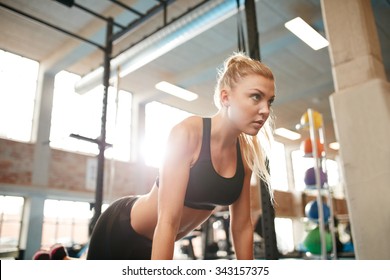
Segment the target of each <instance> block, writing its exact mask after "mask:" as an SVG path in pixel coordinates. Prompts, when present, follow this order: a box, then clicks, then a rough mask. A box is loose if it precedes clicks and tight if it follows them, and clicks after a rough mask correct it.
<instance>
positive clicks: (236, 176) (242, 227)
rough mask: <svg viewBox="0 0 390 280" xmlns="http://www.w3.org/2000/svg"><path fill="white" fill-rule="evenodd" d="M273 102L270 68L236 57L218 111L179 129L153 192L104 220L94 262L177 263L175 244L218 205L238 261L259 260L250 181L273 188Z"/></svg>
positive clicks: (93, 247) (227, 69) (221, 84)
mask: <svg viewBox="0 0 390 280" xmlns="http://www.w3.org/2000/svg"><path fill="white" fill-rule="evenodd" d="M274 99H275V82H274V76H273V74H272V72H271V70H270V69H269V68H268V67H267V66H266V65H264V64H263V63H261V62H259V61H256V60H253V59H251V58H249V57H248V56H246V55H245V54H243V53H234V54H233V55H232V56H230V57H229V58H228V59H227V60H226V61H225V63H224V67H223V69H221V70H220V72H219V76H218V81H217V85H216V89H215V102H216V105H217V106H218V108H219V110H218V112H217V113H216V114H215V115H214V116H212V117H211V118H202V117H198V116H193V117H189V118H187V119H185V120H184V121H182V122H181V123H179V124H177V125H176V126H175V127H174V128H173V129H172V131H171V133H170V137H169V139H168V147H167V148H168V150H167V153H166V156H165V159H164V161H163V164H162V167H161V169H160V171H159V178H158V179H157V180H156V182H155V184H154V186H153V187H152V189H151V191H150V192H149V193H148V194H146V195H142V196H131V197H124V198H121V199H119V200H117V201H115V202H114V203H113V204H112V205H111V206H110V207H109V208H108V209H107V210H106V211H105V212H104V213H103V214H102V215H101V217H100V218H99V220H98V222H97V224H96V226H95V228H94V231H93V233H92V236H91V240H90V245H89V250H88V256H87V259H158V260H163V259H172V258H173V254H174V243H175V242H176V241H177V240H179V239H181V238H182V237H184V236H186V235H187V234H188V233H190V232H191V231H192V230H194V229H195V228H197V227H198V226H199V225H201V224H202V223H203V222H205V221H206V220H207V219H208V218H209V217H210V215H211V214H212V213H213V210H214V208H215V207H216V206H217V205H224V206H227V205H229V211H230V225H231V232H232V238H233V245H234V248H235V253H236V258H237V259H253V226H252V223H251V215H250V214H251V213H250V210H251V209H250V189H249V188H250V178H251V176H252V173H255V174H257V175H258V176H260V177H261V178H262V179H263V180H266V181H269V174H268V172H267V169H266V167H265V155H264V144H265V143H264V144H263V143H261V144H260V143H259V138H260V137H258V134H259V132H261V133H262V134H264V135H267V129H266V126H267V125H268V122H267V120H268V119H269V116H270V107H271V104H272V102H273V101H274ZM262 139H265V140H266V139H267V137H263V138H262ZM271 197H272V195H271Z"/></svg>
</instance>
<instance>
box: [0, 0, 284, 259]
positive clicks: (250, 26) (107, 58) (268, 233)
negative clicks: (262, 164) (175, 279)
mask: <svg viewBox="0 0 390 280" xmlns="http://www.w3.org/2000/svg"><path fill="white" fill-rule="evenodd" d="M55 1H56V2H58V3H60V4H63V5H65V6H67V7H69V8H72V7H75V8H78V9H80V10H82V11H84V12H86V13H89V14H90V15H92V16H94V17H96V18H99V19H101V20H103V21H105V22H106V24H107V26H106V36H105V44H104V45H101V44H99V43H96V42H94V41H91V40H89V39H87V38H84V37H82V36H80V35H78V34H76V33H73V32H70V31H68V30H66V29H64V28H62V27H59V26H56V25H54V24H51V23H49V22H46V21H44V20H42V19H39V18H37V17H35V16H32V15H30V14H27V13H25V12H23V11H20V10H17V9H15V8H13V7H11V6H9V5H7V4H4V3H0V6H1V7H3V8H5V9H7V10H10V11H11V12H14V13H16V14H18V15H21V16H23V17H26V18H28V19H30V20H32V21H36V22H38V23H40V24H43V25H46V26H48V27H50V28H52V29H55V30H57V31H59V32H62V33H65V34H67V35H69V36H71V37H73V38H76V39H78V40H81V41H83V42H85V43H88V44H90V45H93V46H95V47H97V48H98V49H100V50H101V51H103V54H104V58H103V68H104V70H103V71H104V72H103V87H104V94H103V104H102V115H101V129H100V136H99V137H97V138H96V139H92V138H89V137H85V136H82V135H78V134H71V135H70V136H71V137H74V138H77V139H80V140H84V141H88V142H91V143H95V144H97V145H98V149H99V154H98V158H97V159H98V168H97V181H96V192H95V203H94V216H93V217H92V219H91V221H90V228H89V230H90V232H91V230H92V229H93V227H94V225H95V223H96V221H97V219H98V218H99V216H100V215H101V206H102V202H103V185H104V161H105V159H104V152H105V150H106V148H107V147H110V146H112V145H111V144H109V143H107V142H106V119H107V99H108V88H109V80H110V72H111V69H110V62H111V59H113V58H114V57H113V56H112V50H113V45H114V43H115V42H116V41H117V40H119V39H120V38H121V37H122V36H123V35H125V34H126V33H127V32H129V31H131V30H132V29H134V28H135V27H137V26H139V25H140V24H142V23H143V22H145V21H146V20H148V19H149V18H151V17H152V16H154V15H156V14H158V13H159V12H161V11H163V13H164V17H163V27H166V26H167V25H169V24H172V23H174V22H176V21H177V20H179V19H180V18H182V17H183V16H185V15H186V14H189V13H191V12H192V11H194V10H196V9H197V8H199V7H200V6H202V5H204V4H205V3H207V2H209V1H211V0H204V1H202V2H200V3H198V4H197V5H195V6H193V7H191V8H190V9H188V10H187V11H185V12H184V13H182V14H181V15H180V16H178V17H176V18H174V19H172V20H171V21H170V22H168V21H167V13H168V6H169V5H170V4H172V3H173V2H175V0H155V1H156V2H157V4H156V5H155V6H153V7H152V8H151V9H149V10H148V11H147V12H146V13H142V12H140V11H138V10H136V9H134V8H132V7H129V6H128V5H126V4H124V3H123V2H121V1H118V0H110V1H111V2H112V3H114V4H116V5H118V6H120V7H122V8H123V9H126V10H128V11H130V12H131V13H133V14H135V15H136V16H137V18H136V19H135V20H133V21H131V22H130V23H129V24H128V25H127V26H124V25H122V24H120V23H118V22H115V21H114V19H113V18H112V17H104V16H102V15H100V14H98V13H96V12H94V11H93V10H91V9H89V8H87V7H85V6H82V5H80V4H78V3H76V2H75V0H55ZM236 1H237V5H238V6H239V2H240V0H236ZM255 11H256V9H255V3H254V0H245V13H246V20H247V33H248V46H249V55H250V56H251V57H252V58H254V59H258V60H260V47H259V36H258V31H257V22H256V12H255ZM114 26H116V27H119V28H120V30H119V31H118V32H116V33H114V32H113V28H114ZM160 29H161V28H158V29H157V30H155V31H153V32H151V33H150V34H148V35H147V36H145V37H144V38H143V39H141V40H139V41H138V42H136V43H134V44H133V45H131V46H129V47H128V48H127V49H125V50H123V51H122V52H124V51H126V50H128V49H129V48H131V47H133V46H134V45H136V44H138V43H140V42H141V41H143V40H144V39H145V38H147V37H149V36H151V35H153V34H154V33H156V32H157V31H159V30H160ZM241 43H242V44H243V42H241ZM243 45H244V44H243ZM122 52H121V53H122ZM121 53H118V54H117V55H116V56H118V55H119V54H121ZM260 189H261V202H262V209H263V213H262V215H263V219H262V223H263V231H264V239H265V252H266V255H265V258H266V259H277V258H278V250H277V247H276V235H275V227H274V217H275V213H274V208H273V206H272V205H271V203H270V196H269V194H268V191H267V186H266V185H265V184H264V182H260Z"/></svg>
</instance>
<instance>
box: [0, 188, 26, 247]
mask: <svg viewBox="0 0 390 280" xmlns="http://www.w3.org/2000/svg"><path fill="white" fill-rule="evenodd" d="M23 207H24V198H23V197H16V196H0V250H10V249H11V250H12V249H18V248H19V240H20V230H21V225H22V217H23Z"/></svg>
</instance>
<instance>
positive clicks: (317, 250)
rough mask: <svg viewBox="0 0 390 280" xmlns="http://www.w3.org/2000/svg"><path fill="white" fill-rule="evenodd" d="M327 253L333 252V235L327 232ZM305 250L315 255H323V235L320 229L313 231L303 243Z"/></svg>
mask: <svg viewBox="0 0 390 280" xmlns="http://www.w3.org/2000/svg"><path fill="white" fill-rule="evenodd" d="M325 244H326V252H328V253H329V252H330V251H332V235H331V234H330V232H328V231H325ZM303 245H304V247H305V249H306V250H307V251H308V252H310V253H312V254H313V255H321V234H320V229H319V227H316V228H314V229H313V230H311V231H310V232H309V233H308V234H307V236H306V238H305V240H304V241H303Z"/></svg>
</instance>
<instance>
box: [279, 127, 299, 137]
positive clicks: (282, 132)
mask: <svg viewBox="0 0 390 280" xmlns="http://www.w3.org/2000/svg"><path fill="white" fill-rule="evenodd" d="M275 134H277V135H279V136H282V137H284V138H287V139H290V140H298V139H300V138H301V135H300V134H299V133H296V132H294V131H292V130H289V129H287V128H283V127H281V128H277V129H275Z"/></svg>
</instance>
